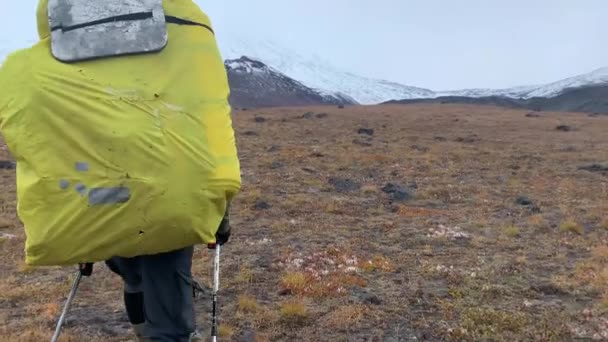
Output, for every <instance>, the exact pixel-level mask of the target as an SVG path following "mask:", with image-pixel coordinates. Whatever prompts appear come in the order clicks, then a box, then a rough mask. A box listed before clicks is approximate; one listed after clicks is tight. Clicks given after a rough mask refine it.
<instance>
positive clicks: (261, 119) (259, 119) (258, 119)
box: [253, 116, 266, 123]
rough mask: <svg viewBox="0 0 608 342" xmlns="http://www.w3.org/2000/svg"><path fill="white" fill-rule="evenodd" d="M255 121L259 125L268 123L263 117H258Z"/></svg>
mask: <svg viewBox="0 0 608 342" xmlns="http://www.w3.org/2000/svg"><path fill="white" fill-rule="evenodd" d="M253 121H255V122H257V123H263V122H266V118H265V117H262V116H256V117H255V118H254V119H253Z"/></svg>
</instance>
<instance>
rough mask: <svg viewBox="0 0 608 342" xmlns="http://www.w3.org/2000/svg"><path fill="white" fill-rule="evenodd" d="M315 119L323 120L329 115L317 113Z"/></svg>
mask: <svg viewBox="0 0 608 342" xmlns="http://www.w3.org/2000/svg"><path fill="white" fill-rule="evenodd" d="M315 116H316V117H317V119H323V118H326V117H328V116H329V114H327V113H319V114H317V115H315Z"/></svg>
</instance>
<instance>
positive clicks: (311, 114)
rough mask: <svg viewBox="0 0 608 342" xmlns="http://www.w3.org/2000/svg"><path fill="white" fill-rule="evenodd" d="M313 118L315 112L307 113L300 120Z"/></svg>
mask: <svg viewBox="0 0 608 342" xmlns="http://www.w3.org/2000/svg"><path fill="white" fill-rule="evenodd" d="M313 116H314V113H313V112H306V113H304V114H302V116H301V117H300V118H302V119H312V117H313Z"/></svg>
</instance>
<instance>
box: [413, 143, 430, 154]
mask: <svg viewBox="0 0 608 342" xmlns="http://www.w3.org/2000/svg"><path fill="white" fill-rule="evenodd" d="M410 148H411V149H412V150H416V151H418V152H428V151H429V148H428V147H425V146H419V145H412V146H410Z"/></svg>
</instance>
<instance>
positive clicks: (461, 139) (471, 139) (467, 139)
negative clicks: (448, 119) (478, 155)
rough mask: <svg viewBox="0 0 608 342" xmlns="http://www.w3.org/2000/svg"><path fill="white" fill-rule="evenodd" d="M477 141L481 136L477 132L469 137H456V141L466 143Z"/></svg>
mask: <svg viewBox="0 0 608 342" xmlns="http://www.w3.org/2000/svg"><path fill="white" fill-rule="evenodd" d="M477 141H479V137H478V136H477V135H476V134H472V135H469V136H467V137H458V138H456V142H461V143H466V144H472V143H474V142H477Z"/></svg>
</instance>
